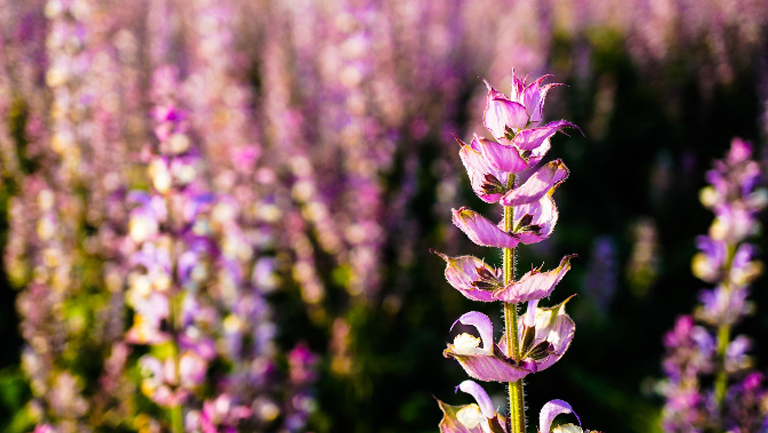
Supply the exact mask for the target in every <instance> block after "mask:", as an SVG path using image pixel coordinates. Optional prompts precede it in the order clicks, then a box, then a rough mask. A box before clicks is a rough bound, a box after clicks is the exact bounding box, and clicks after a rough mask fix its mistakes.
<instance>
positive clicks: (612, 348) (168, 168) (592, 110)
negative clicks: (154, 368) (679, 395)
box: [0, 0, 768, 433]
mask: <svg viewBox="0 0 768 433" xmlns="http://www.w3.org/2000/svg"><path fill="white" fill-rule="evenodd" d="M767 38H768V3H766V2H765V1H764V0H697V1H693V0H513V1H504V0H472V1H468V0H467V1H463V0H457V1H434V0H400V1H396V2H379V1H365V0H359V1H355V0H349V1H345V0H326V1H310V0H294V1H289V0H274V1H269V0H137V1H113V0H104V1H92V0H49V1H43V0H4V3H3V6H2V8H0V158H2V171H1V175H2V183H1V184H0V211H1V212H0V244H1V245H2V248H3V256H2V257H3V258H2V264H3V266H2V274H0V285H1V286H2V287H0V341H2V342H3V348H2V350H0V429H2V430H3V431H7V432H27V431H31V430H33V429H34V428H35V425H36V424H37V423H42V422H46V423H49V424H51V425H53V426H55V427H57V428H58V429H60V430H61V431H167V430H168V429H169V428H170V426H171V425H173V422H174V421H173V419H172V418H173V415H169V414H168V413H167V412H166V411H165V410H164V409H162V408H163V407H164V406H163V405H165V406H166V407H167V406H168V405H169V403H167V402H166V403H163V402H162V401H161V400H162V399H161V396H159V395H158V394H157V393H156V392H155V391H156V388H155V387H157V386H159V385H158V384H157V383H155V382H152V380H153V378H156V376H151V374H150V375H149V376H148V375H147V374H148V373H147V371H148V370H151V368H149V367H147V365H149V364H148V363H147V362H146V360H147V359H150V358H147V356H151V357H154V358H151V359H155V358H158V359H161V358H162V356H163V355H162V353H164V352H163V351H164V350H166V351H167V350H170V349H169V347H170V348H174V347H176V348H178V347H184V348H187V346H185V344H187V343H183V342H182V343H178V345H177V346H178V347H177V346H174V344H171V345H170V346H167V345H168V343H167V342H166V343H162V342H158V341H160V340H153V338H151V337H147V336H146V334H142V332H149V330H151V329H150V328H151V327H150V328H141V325H142V324H143V323H145V322H143V321H146V320H149V319H147V318H148V317H151V313H148V312H146V311H143V310H142V307H141V305H143V304H140V303H139V302H138V301H136V300H135V299H134V298H133V295H134V294H135V293H136V292H137V291H139V290H140V289H141V287H144V286H141V284H149V285H150V286H152V288H151V289H146V290H149V291H150V292H151V291H152V290H159V291H160V292H161V293H177V292H183V291H185V290H187V291H189V293H193V294H194V297H195V298H194V299H196V300H197V301H196V303H195V304H194V306H192V307H189V308H188V307H187V306H186V305H187V304H185V306H184V307H181V308H182V309H183V313H182V315H183V314H186V313H184V312H187V311H189V312H193V313H195V312H196V313H195V314H198V313H199V314H198V315H197V316H195V317H194V318H191V319H189V324H184V325H178V326H180V328H178V329H177V328H173V326H172V328H173V329H172V331H173V332H171V333H172V334H173V335H174V336H175V337H178V338H183V337H184V336H186V335H192V337H190V338H192V339H193V340H194V341H195V342H196V343H195V344H196V345H190V346H189V347H194V350H193V349H189V350H190V353H192V352H194V353H197V354H199V359H202V360H203V361H201V362H202V364H195V365H198V366H199V368H198V370H196V371H198V372H199V374H198V376H199V377H197V378H196V379H195V381H193V382H194V383H191V384H188V386H187V387H188V388H189V395H187V396H186V397H185V398H186V400H185V404H184V407H185V409H184V416H185V422H187V423H194V422H193V421H190V418H194V417H195V416H202V415H200V414H205V413H206V411H207V410H209V409H210V408H209V409H206V407H207V406H205V403H206V402H210V401H214V400H215V399H216V398H217V396H222V395H228V396H229V397H230V398H231V399H232V401H234V402H236V403H237V404H239V405H241V406H242V407H244V408H247V409H248V410H250V411H252V412H253V414H252V415H251V416H252V418H253V419H255V420H256V421H248V422H251V423H252V424H248V425H249V426H250V427H249V429H248V430H246V431H314V432H318V433H320V432H427V431H437V424H438V422H439V421H440V418H441V413H440V410H439V408H438V406H437V404H436V402H435V400H434V398H433V396H434V397H437V398H440V399H441V400H443V401H446V402H448V403H450V404H466V403H469V401H468V400H467V396H465V395H454V391H453V389H454V387H455V386H456V385H457V384H458V383H460V382H461V381H462V380H464V379H465V373H464V372H463V371H462V369H461V368H460V366H459V365H457V363H456V362H454V361H452V360H449V359H445V358H443V356H442V350H443V349H444V348H445V345H446V342H448V341H451V339H452V335H451V334H450V332H449V328H450V326H451V323H453V321H454V320H455V319H456V318H458V317H459V316H460V315H461V314H462V313H463V312H465V311H468V310H470V309H477V310H480V311H483V312H485V313H488V314H491V315H492V317H495V318H496V319H495V320H497V322H496V324H497V327H496V329H499V326H498V325H500V316H501V312H500V311H497V310H498V308H497V306H494V305H478V304H473V303H471V302H470V301H467V300H466V299H464V298H463V297H462V296H461V295H460V294H459V293H457V292H456V291H455V290H453V289H452V288H451V287H450V286H449V285H448V284H447V283H446V282H445V280H444V277H443V271H444V262H443V261H442V260H441V259H440V258H439V257H437V256H435V255H432V254H430V253H429V249H430V248H432V249H435V250H438V251H442V252H445V253H447V254H449V255H464V254H474V255H477V256H478V257H484V258H485V259H486V260H487V261H488V262H491V263H498V262H499V259H500V257H499V254H498V252H495V251H492V250H488V249H482V248H480V247H476V246H474V245H473V244H471V242H470V241H469V240H467V239H466V238H465V237H464V236H463V235H462V234H461V233H460V232H459V231H458V230H457V229H456V228H455V227H453V226H452V225H451V223H450V209H451V208H458V207H461V206H471V207H472V208H474V209H476V210H478V211H481V212H484V213H485V214H486V215H492V214H493V213H498V212H499V210H498V209H495V208H491V207H489V206H487V205H485V204H483V203H482V202H481V201H480V200H479V199H477V198H476V197H475V196H474V195H473V194H472V190H471V188H470V185H469V182H468V179H467V177H466V174H465V173H464V171H463V168H462V165H461V162H460V160H459V158H458V150H459V148H458V145H457V144H456V142H455V141H454V139H453V134H455V135H457V136H458V137H460V138H462V139H464V140H468V139H470V138H471V136H472V134H473V133H475V132H476V133H478V134H481V135H486V136H487V133H486V131H485V130H484V128H483V126H482V122H481V119H482V113H483V109H484V106H485V95H486V88H485V86H484V84H483V82H482V80H481V78H480V77H483V78H485V79H487V80H488V81H489V82H490V83H492V84H493V85H494V86H495V87H496V88H497V89H499V90H500V91H502V92H504V93H508V92H509V90H510V83H511V72H512V70H513V68H514V70H515V71H516V73H517V74H518V76H521V75H522V76H525V75H527V74H531V77H533V78H536V77H538V76H540V75H543V74H547V73H550V74H553V75H554V78H552V79H550V82H561V83H566V84H567V87H557V88H554V89H553V90H552V91H551V92H550V93H549V97H548V99H547V104H546V107H545V114H544V117H545V121H548V120H558V119H567V120H569V121H571V122H573V123H575V124H577V125H579V126H580V127H581V129H582V130H583V131H584V136H581V135H580V134H572V136H570V137H566V136H564V135H558V136H556V137H555V138H553V140H552V150H551V151H550V153H549V158H562V159H563V160H564V162H565V164H566V165H567V166H568V167H569V168H570V170H571V175H570V177H569V179H568V181H567V182H566V183H564V184H563V185H562V186H561V187H560V188H559V189H558V191H557V203H558V205H559V209H560V220H559V224H558V226H557V228H556V230H555V232H554V234H553V236H552V237H551V238H550V239H549V240H547V241H545V242H543V243H540V244H537V245H535V246H531V247H523V248H520V249H519V262H518V270H519V272H520V273H522V272H525V271H527V270H529V269H530V268H531V267H532V266H540V265H542V264H543V265H544V267H545V269H549V268H553V267H555V266H556V264H557V263H558V262H559V260H560V258H561V257H562V256H563V255H565V254H571V253H576V254H578V256H579V257H578V259H576V260H574V261H573V262H572V265H573V268H572V270H571V271H570V272H569V274H568V275H567V276H566V278H565V279H564V280H563V281H562V282H561V283H560V284H559V286H558V288H557V290H556V291H555V292H554V294H553V297H552V302H560V301H561V300H563V299H565V298H566V297H567V296H569V295H570V294H572V293H577V294H578V296H577V297H576V298H575V299H574V300H573V301H571V303H570V304H569V307H570V308H569V309H570V312H571V315H572V317H573V318H574V320H575V322H576V324H577V331H576V336H575V339H574V342H573V344H572V346H571V348H570V350H569V352H568V353H567V354H566V355H565V356H564V358H563V359H562V360H561V361H560V362H559V363H558V364H556V365H555V366H553V367H552V368H550V369H549V370H547V371H545V372H542V373H541V374H536V375H533V376H530V377H529V379H528V380H527V388H526V392H527V397H528V398H527V401H528V408H529V409H528V417H529V419H530V420H532V421H533V420H536V419H537V414H538V410H539V408H541V406H542V405H543V404H544V402H546V401H548V400H551V399H554V398H559V399H563V400H566V401H568V402H570V403H571V404H572V405H573V406H574V408H575V410H576V411H577V413H578V414H579V416H580V417H581V420H582V421H583V422H584V425H585V427H588V428H594V429H599V430H602V431H608V432H610V431H614V432H655V431H659V427H658V421H659V417H660V410H661V406H662V404H663V401H662V399H661V398H660V397H659V396H658V394H657V393H656V392H655V389H656V387H657V386H656V383H657V381H658V380H659V379H661V376H662V373H661V368H660V359H661V357H662V354H663V350H664V349H663V345H662V337H663V334H664V333H665V332H666V331H667V330H669V329H670V328H671V327H672V325H673V323H674V320H675V318H676V317H677V316H678V315H680V314H684V313H688V312H690V311H691V308H692V307H693V305H694V303H695V302H696V294H697V293H698V292H699V290H701V289H703V288H705V287H706V284H704V283H703V282H701V281H699V280H697V279H695V278H694V277H693V276H692V275H691V270H690V269H691V268H690V261H691V258H692V257H693V255H694V254H695V252H696V248H695V243H694V238H695V236H697V235H699V234H704V233H706V231H707V228H708V226H709V224H710V222H711V220H712V218H713V216H712V214H711V213H710V212H709V211H707V210H706V209H704V208H703V207H702V206H701V204H700V203H699V200H698V191H699V189H700V188H701V187H703V186H704V185H705V179H704V173H705V171H706V170H708V169H709V168H710V167H711V164H712V161H713V160H714V159H716V158H721V157H722V156H723V155H724V154H725V152H726V150H727V149H728V146H729V144H730V141H731V139H732V138H733V137H737V136H738V137H741V138H743V139H745V140H749V141H751V142H752V143H753V144H754V145H755V147H756V149H757V155H759V156H760V155H762V158H763V159H762V164H763V167H766V164H768V160H766V159H765V158H766V155H768V152H766V150H767V149H766V143H768V111H766V107H768V105H766V104H768V51H766V49H767V48H768V47H767V46H766V44H767V43H768V39H767ZM169 131H170V132H169ZM169 134H170V135H169ZM158 167H159V168H158ZM166 174H167V176H170V177H169V179H172V180H171V181H167V182H166V183H165V184H164V183H163V179H165V178H164V177H163V176H165V175H166ZM168 182H171V183H170V184H171V186H170V187H169V186H167V183H168ZM142 194H143V195H142ZM142 197H143V198H142ZM151 197H159V200H160V202H161V203H166V205H167V207H168V208H169V209H171V208H174V206H176V205H175V204H174V203H177V202H178V203H182V202H183V203H192V204H194V206H193V207H194V211H190V212H192V216H191V217H188V216H186V215H187V214H186V213H185V212H187V211H186V210H183V211H181V213H183V214H184V215H185V216H184V217H183V218H181V217H178V214H177V215H176V217H177V218H180V219H178V221H176V220H174V219H173V217H172V216H170V217H169V216H165V217H163V216H158V215H156V211H157V206H155V205H150V204H147V203H150V202H152V199H151ZM199 197H205V199H200V198H199ZM163 200H164V201H163ZM152 203H155V202H152ZM198 205H199V206H198ZM153 206H154V207H153ZM180 206H181V205H180ZM184 206H186V205H184ZM184 206H182V207H180V208H179V209H181V208H183V209H187V207H184ZM161 207H162V206H161ZM147 209H154V210H153V212H155V213H152V215H154V216H151V217H148V216H147V215H148V213H147V212H149V211H147ZM200 209H202V210H200ZM150 213H151V212H150ZM164 218H165V219H164ZM764 219H765V217H764V216H763V220H764ZM174 221H176V222H174ZM200 227H202V228H200ZM185 230H191V232H194V241H190V240H189V239H190V238H189V237H188V236H187V234H186V233H187V232H186V231H185ZM148 233H149V234H148ZM201 233H202V234H201ZM153 236H154V237H153ZM158 239H160V241H158ZM163 240H164V241H167V242H170V243H172V244H173V245H174V248H172V249H171V251H174V249H175V251H176V252H175V253H173V254H171V257H170V259H167V260H165V261H162V260H160V259H152V261H151V263H150V264H147V263H149V262H148V261H146V260H149V259H145V258H144V259H138V258H137V257H138V256H137V255H139V253H140V252H142V251H143V252H146V251H147V248H150V247H149V246H148V245H160V246H162V245H163V244H162V242H164V241H163ZM152 242H155V243H152ZM158 242H159V243H158ZM200 245H203V246H200ZM758 245H765V240H764V238H762V239H761V240H759V241H758ZM152 248H160V247H154V246H153V247H152ZM161 249H162V248H161ZM153 251H154V250H153ZM187 251H190V252H193V254H192V253H191V254H192V255H190V256H184V258H182V256H183V255H184V254H183V253H184V252H187ZM174 254H175V255H174ZM142 257H144V256H142ZM142 260H144V261H142ZM137 263H138V264H137ZM158 263H160V265H158ZM190 263H192V264H190ZM152 266H159V268H160V269H161V270H160V271H158V272H160V274H157V275H161V276H162V277H165V278H170V280H172V281H171V282H170V283H169V285H170V287H172V289H169V290H170V291H168V292H163V289H162V288H158V287H157V281H159V280H157V279H156V278H160V277H157V275H156V274H153V273H152V272H150V267H152ZM185 266H186V267H185ZM182 267H184V269H187V270H188V271H189V275H187V276H182V275H181V271H180V270H179V269H181V268H182ZM198 268H199V269H198ZM137 269H139V270H137ZM174 269H176V270H177V271H178V272H177V273H174V271H173V270H174ZM196 272H197V273H196ZM152 275H155V277H156V278H155V277H152ZM185 275H186V274H185ZM145 277H146V278H145ZM148 278H149V280H148ZM153 278H155V279H153ZM147 281H149V282H148V283H147ZM754 287H755V290H754V291H753V298H752V299H754V300H755V302H756V305H757V310H756V311H757V314H755V315H754V316H753V317H751V318H750V319H748V320H747V321H745V322H744V324H743V325H741V326H740V327H739V328H738V329H737V331H738V332H743V333H747V334H749V335H751V336H753V337H754V339H755V340H756V341H757V342H758V344H757V347H756V349H755V351H754V354H755V359H756V365H757V367H758V368H759V369H760V370H761V371H765V370H766V367H768V346H766V345H765V344H763V345H762V346H761V345H760V343H761V342H765V338H764V336H765V335H768V334H766V332H768V315H767V314H764V311H766V309H768V290H764V289H765V279H764V278H763V279H761V280H758V282H757V283H756V284H755V286H754ZM174 290H175V292H174ZM163 296H166V295H163ZM190 296H192V295H190ZM163 299H166V300H167V299H171V301H172V299H173V297H166V298H163ZM189 299H191V298H189ZM169 308H171V310H172V308H173V307H169ZM171 317H173V316H172V315H171ZM185 317H186V316H185ZM199 317H204V319H198V318H199ZM167 320H168V318H166V321H167ZM185 320H186V319H185ZM163 323H165V322H163ZM184 323H186V322H184ZM157 326H159V329H160V330H161V331H162V330H163V329H164V328H163V326H165V327H167V326H168V325H167V324H162V323H161V321H160V319H158V325H157ZM182 328H183V330H184V331H183V332H187V331H188V330H194V333H192V331H189V332H188V333H186V334H184V333H182V332H181V331H180V330H181V329H182ZM148 329H149V330H148ZM166 330H167V329H166ZM136 335H139V336H138V337H137V336H136ZM179 335H181V336H180V337H179ZM200 335H203V336H204V337H200ZM178 338H177V340H178V341H181V340H179V339H178ZM163 344H166V346H163ZM190 344H191V343H190ZM206 345H210V347H212V348H213V349H211V350H212V351H211V352H210V353H209V354H208V355H202V354H201V353H203V352H202V349H199V347H208V346H206ZM233 347H235V348H234V349H233ZM243 348H247V350H245V349H243ZM185 350H186V349H185ZM246 352H247V353H246ZM206 353H208V352H206ZM194 359H198V358H194ZM150 376H151V377H150ZM153 383H154V385H152V384H153ZM238 383H239V384H240V385H241V386H239V387H238ZM150 385H152V386H150ZM153 386H154V387H153ZM157 389H160V388H157ZM486 390H488V391H489V393H491V394H492V395H494V396H495V397H497V398H499V399H500V401H503V398H504V397H503V393H504V387H503V386H501V385H498V386H496V385H492V384H488V385H487V386H486ZM233 404H234V403H233ZM171 405H172V404H171ZM211 410H212V409H211ZM190 414H191V415H190ZM195 414H197V415H195ZM232 416H234V417H236V416H235V415H232ZM236 421H237V420H235V421H232V422H231V424H233V425H234V424H237V422H236ZM224 424H226V423H225V422H223V421H222V423H221V426H224ZM246 424H247V423H246ZM534 424H535V423H534ZM221 428H222V429H223V428H224V427H221ZM221 431H224V430H221ZM529 431H535V426H530V428H529Z"/></svg>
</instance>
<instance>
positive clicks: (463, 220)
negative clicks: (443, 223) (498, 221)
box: [453, 207, 518, 248]
mask: <svg viewBox="0 0 768 433" xmlns="http://www.w3.org/2000/svg"><path fill="white" fill-rule="evenodd" d="M453 223H454V224H455V225H456V227H458V228H459V229H460V230H461V231H463V232H464V233H465V234H466V235H467V237H469V239H470V240H471V241H472V242H474V243H476V244H477V245H480V246H484V247H494V248H515V247H516V246H517V244H518V240H517V239H515V238H514V237H512V236H511V235H510V234H509V233H507V232H505V231H503V230H501V229H500V228H499V227H497V226H496V225H495V224H493V223H492V222H490V221H488V219H486V218H485V217H483V216H482V215H480V214H479V213H477V212H475V211H473V210H471V209H469V208H466V207H463V208H461V209H459V210H456V209H453Z"/></svg>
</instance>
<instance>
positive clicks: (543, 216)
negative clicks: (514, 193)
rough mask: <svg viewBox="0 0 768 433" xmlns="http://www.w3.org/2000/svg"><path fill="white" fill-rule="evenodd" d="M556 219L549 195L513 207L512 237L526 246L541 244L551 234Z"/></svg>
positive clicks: (556, 215) (556, 213)
mask: <svg viewBox="0 0 768 433" xmlns="http://www.w3.org/2000/svg"><path fill="white" fill-rule="evenodd" d="M558 217H559V213H558V211H557V206H556V205H555V200H554V199H553V198H552V196H550V195H544V196H542V197H541V198H540V199H539V201H534V202H531V203H526V204H522V205H519V206H517V207H515V216H514V219H513V227H514V228H513V231H514V234H513V236H514V238H515V239H518V240H519V241H520V242H522V243H524V244H526V245H529V244H535V243H537V242H541V241H543V240H544V239H546V238H548V237H549V235H551V234H552V231H553V230H554V229H555V224H557V219H558Z"/></svg>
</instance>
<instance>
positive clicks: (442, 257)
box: [429, 248, 451, 262]
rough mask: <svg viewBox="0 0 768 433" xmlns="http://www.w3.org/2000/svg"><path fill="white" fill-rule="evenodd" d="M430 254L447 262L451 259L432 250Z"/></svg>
mask: <svg viewBox="0 0 768 433" xmlns="http://www.w3.org/2000/svg"><path fill="white" fill-rule="evenodd" d="M429 252H430V253H432V254H434V255H436V256H438V257H440V258H441V259H443V260H445V261H446V262H448V261H450V259H451V258H450V257H448V256H447V255H446V254H443V253H441V252H440V251H436V250H434V249H432V248H430V249H429Z"/></svg>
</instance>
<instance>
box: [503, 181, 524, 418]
mask: <svg viewBox="0 0 768 433" xmlns="http://www.w3.org/2000/svg"><path fill="white" fill-rule="evenodd" d="M514 182H515V180H514V176H513V175H510V179H509V182H508V183H509V185H510V186H511V185H514ZM513 210H514V209H513V208H512V207H511V206H504V230H505V231H506V232H508V233H509V232H511V231H512V220H513V217H514V214H513ZM503 253H504V255H503V262H504V284H505V285H506V284H509V283H510V282H512V281H513V280H514V279H515V249H514V248H504V249H503ZM504 324H505V326H504V331H505V336H506V340H507V353H511V354H512V357H513V358H514V359H515V360H518V359H520V347H519V346H520V343H519V341H518V338H517V335H518V334H517V304H512V303H504ZM509 416H510V421H511V425H512V432H511V433H525V429H526V427H525V397H524V390H523V380H522V379H520V380H518V381H516V382H509Z"/></svg>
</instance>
